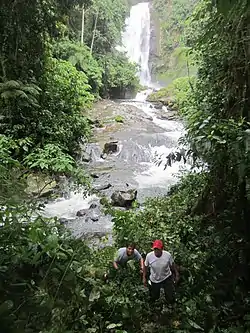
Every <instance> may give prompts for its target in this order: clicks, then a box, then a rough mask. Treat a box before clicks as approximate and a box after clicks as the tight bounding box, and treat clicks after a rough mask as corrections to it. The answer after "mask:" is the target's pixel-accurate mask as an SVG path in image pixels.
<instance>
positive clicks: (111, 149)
mask: <svg viewBox="0 0 250 333" xmlns="http://www.w3.org/2000/svg"><path fill="white" fill-rule="evenodd" d="M117 151H118V141H111V142H107V143H105V145H104V148H103V154H112V153H116V152H117Z"/></svg>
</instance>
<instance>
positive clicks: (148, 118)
mask: <svg viewBox="0 0 250 333" xmlns="http://www.w3.org/2000/svg"><path fill="white" fill-rule="evenodd" d="M145 119H147V120H150V121H153V117H150V116H148V117H145Z"/></svg>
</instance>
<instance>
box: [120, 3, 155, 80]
mask: <svg viewBox="0 0 250 333" xmlns="http://www.w3.org/2000/svg"><path fill="white" fill-rule="evenodd" d="M125 23H126V28H125V31H124V32H123V34H122V44H123V47H124V49H125V50H126V52H127V55H128V57H129V59H130V60H131V61H133V62H135V63H136V64H138V65H139V67H140V69H139V73H138V75H139V78H140V83H141V84H142V85H144V86H149V84H150V82H151V76H150V71H149V66H148V61H149V50H150V10H149V3H148V2H141V3H138V4H137V5H135V6H132V8H131V10H130V16H129V17H128V18H127V19H126V22H125Z"/></svg>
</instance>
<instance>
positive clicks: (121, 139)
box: [43, 2, 184, 238]
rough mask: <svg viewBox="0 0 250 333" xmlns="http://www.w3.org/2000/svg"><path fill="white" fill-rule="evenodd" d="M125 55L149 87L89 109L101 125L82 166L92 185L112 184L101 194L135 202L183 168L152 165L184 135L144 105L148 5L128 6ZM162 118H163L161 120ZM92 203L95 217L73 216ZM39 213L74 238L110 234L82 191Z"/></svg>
mask: <svg viewBox="0 0 250 333" xmlns="http://www.w3.org/2000/svg"><path fill="white" fill-rule="evenodd" d="M122 37H123V38H122V40H123V43H122V44H123V45H122V46H120V47H119V48H120V49H123V50H126V52H127V55H128V57H129V58H130V59H131V60H132V61H134V62H136V63H137V64H139V65H140V72H139V73H138V75H139V77H140V82H141V84H142V85H143V86H147V87H148V89H147V90H145V91H142V92H139V93H138V94H137V95H136V97H135V98H134V99H131V100H116V101H101V102H98V103H97V104H96V105H95V106H94V109H93V110H91V116H92V118H95V119H99V121H101V122H102V123H103V127H97V128H96V129H95V131H94V134H93V140H92V142H90V143H89V144H88V145H87V147H86V151H87V153H88V155H89V156H90V157H91V161H90V162H88V163H87V162H83V167H84V168H85V169H87V170H88V171H89V172H90V173H92V174H94V175H95V178H94V181H93V184H94V186H104V185H106V184H110V185H111V186H110V187H109V188H108V189H106V190H103V191H100V193H101V194H102V195H106V196H107V197H110V195H111V194H112V193H113V192H114V191H115V190H123V189H127V188H134V189H137V192H138V196H137V199H138V201H139V202H140V203H143V201H144V200H145V198H146V197H155V196H157V195H164V194H166V193H167V191H168V189H169V187H170V186H171V185H172V184H174V183H175V182H176V181H177V176H178V174H179V171H180V169H181V168H182V164H181V163H175V164H173V165H172V166H171V167H168V168H167V169H166V170H164V167H163V166H160V167H159V166H157V165H156V163H155V157H156V154H157V155H158V156H161V159H162V160H163V161H164V158H166V156H167V155H168V154H169V153H171V152H172V151H174V150H176V149H177V148H178V139H179V138H180V136H181V135H182V133H183V130H184V129H183V125H182V124H181V122H179V121H176V120H167V117H160V116H159V112H161V113H164V114H166V115H167V114H168V113H169V112H171V111H170V110H168V109H167V108H165V107H163V110H160V111H159V109H156V108H155V107H154V106H153V105H152V104H151V103H148V102H147V101H146V98H147V96H148V94H150V93H151V92H152V90H153V89H155V88H157V85H154V84H153V83H152V82H151V77H150V71H149V64H148V62H149V50H150V11H149V3H147V2H144V3H139V4H137V5H135V6H133V7H132V8H131V11H130V16H129V17H128V18H127V20H126V29H125V31H124V33H123V36H122ZM116 116H121V117H122V118H123V123H117V122H116V121H115V117H116ZM162 118H164V119H162ZM109 141H118V147H119V149H118V151H117V152H116V153H114V154H111V155H108V156H107V157H106V158H102V157H101V154H102V150H103V146H104V144H105V143H106V142H109ZM93 203H94V205H97V211H96V212H95V214H96V218H94V219H88V220H86V217H85V216H84V217H77V216H76V214H77V212H78V211H79V210H81V209H88V208H89V206H90V205H91V204H93ZM43 214H44V215H45V216H47V217H52V216H57V217H59V218H60V219H61V220H62V221H63V222H64V223H65V224H66V226H67V227H68V228H69V229H70V230H71V231H72V233H73V235H75V236H76V237H81V238H83V237H93V236H98V237H102V236H104V235H107V234H110V233H111V231H112V222H111V217H110V216H106V215H104V214H103V212H102V208H101V206H100V204H99V198H98V195H91V196H87V197H86V196H84V195H83V193H82V191H79V192H77V193H74V192H72V193H69V195H68V196H67V197H66V198H59V199H57V200H56V201H53V202H51V203H48V204H47V205H46V207H45V208H44V212H43Z"/></svg>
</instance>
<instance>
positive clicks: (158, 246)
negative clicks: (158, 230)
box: [153, 239, 163, 250]
mask: <svg viewBox="0 0 250 333" xmlns="http://www.w3.org/2000/svg"><path fill="white" fill-rule="evenodd" d="M153 249H159V250H162V249H163V243H162V241H161V240H159V239H156V240H155V241H154V243H153Z"/></svg>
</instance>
